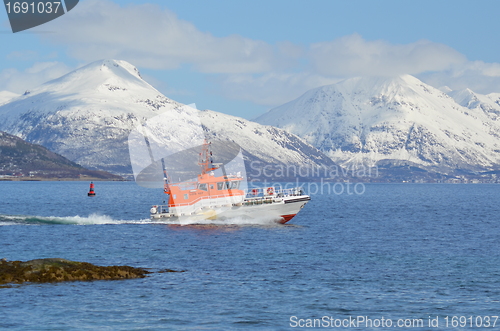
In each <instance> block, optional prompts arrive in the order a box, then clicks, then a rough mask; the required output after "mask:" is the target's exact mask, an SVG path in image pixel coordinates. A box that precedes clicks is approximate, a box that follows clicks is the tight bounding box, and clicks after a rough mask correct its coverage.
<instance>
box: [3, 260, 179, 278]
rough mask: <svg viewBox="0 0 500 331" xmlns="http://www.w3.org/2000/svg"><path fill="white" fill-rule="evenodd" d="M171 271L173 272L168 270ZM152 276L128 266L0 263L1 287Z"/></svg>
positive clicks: (52, 262) (61, 261) (64, 262)
mask: <svg viewBox="0 0 500 331" xmlns="http://www.w3.org/2000/svg"><path fill="white" fill-rule="evenodd" d="M171 271H174V270H171ZM150 273H151V272H150V271H148V270H146V269H143V268H134V267H130V266H105V267H103V266H96V265H93V264H91V263H87V262H76V261H70V260H66V259H60V258H48V259H36V260H30V261H26V262H23V261H7V260H6V259H2V260H0V285H5V284H21V283H24V282H32V283H52V282H66V281H91V280H119V279H132V278H144V277H146V275H147V274H150Z"/></svg>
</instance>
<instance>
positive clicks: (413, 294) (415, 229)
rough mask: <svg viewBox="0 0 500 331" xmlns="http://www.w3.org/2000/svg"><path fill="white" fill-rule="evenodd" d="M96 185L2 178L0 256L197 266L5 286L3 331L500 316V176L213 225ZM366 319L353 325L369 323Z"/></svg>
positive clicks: (128, 190) (384, 190)
mask: <svg viewBox="0 0 500 331" xmlns="http://www.w3.org/2000/svg"><path fill="white" fill-rule="evenodd" d="M87 191H88V183H79V182H34V183H29V182H13V183H10V182H0V258H2V257H5V258H7V259H9V260H29V259H35V258H46V257H61V258H66V259H70V260H78V261H87V262H91V263H94V264H99V265H131V266H136V267H145V268H152V269H153V271H154V270H159V269H164V268H170V269H176V270H186V272H183V273H154V274H151V276H150V277H147V278H145V279H134V280H124V281H94V282H67V283H58V284H29V285H21V286H15V287H11V288H0V329H6V330H7V329H8V330H233V329H234V330H251V329H258V330H291V329H298V326H299V325H303V326H306V325H308V324H307V323H313V321H312V319H321V318H323V317H325V321H327V322H328V323H331V325H329V324H323V326H334V323H339V322H340V323H341V322H342V321H344V323H345V321H347V322H349V319H356V320H357V319H358V318H361V317H363V318H365V319H370V320H372V325H371V326H372V329H374V330H381V329H391V330H392V329H398V328H397V326H396V323H397V322H398V320H399V319H401V321H403V322H406V323H410V322H412V321H413V320H416V321H417V324H415V325H412V327H411V328H410V329H419V330H437V329H440V330H444V329H445V330H451V329H457V328H458V329H460V328H459V326H460V325H458V324H456V323H455V324H454V325H452V318H453V317H454V316H456V319H455V320H454V321H455V322H457V323H458V321H459V319H458V318H459V317H463V318H462V321H463V320H464V318H465V319H466V320H465V321H466V324H467V325H466V326H465V328H461V330H464V329H477V327H476V326H478V323H479V322H480V321H483V324H482V325H483V326H484V325H486V321H487V318H486V317H487V316H498V315H500V302H499V300H500V222H499V218H500V217H499V211H500V185H426V184H421V185H418V184H415V185H410V184H408V185H402V184H401V185H398V184H394V185H392V184H391V185H383V184H380V185H376V184H373V185H366V189H365V192H364V194H361V195H358V194H352V195H348V194H347V193H345V192H344V194H341V195H336V194H330V195H329V194H322V195H314V196H313V197H312V199H313V200H312V201H311V202H310V203H309V204H308V205H307V206H306V208H304V209H303V210H302V212H301V213H300V214H299V215H298V216H297V217H296V218H294V219H293V220H292V221H291V222H290V224H289V225H278V224H273V223H268V222H267V223H266V222H262V223H260V224H259V223H257V224H238V223H239V222H237V221H235V223H236V224H234V225H230V226H212V227H208V226H204V227H200V226H183V227H172V226H167V225H162V224H151V223H150V222H149V221H148V220H147V218H148V211H149V208H150V205H151V204H153V203H158V202H160V201H161V199H162V198H163V197H162V193H161V191H157V190H150V189H143V188H140V187H138V186H136V185H135V183H111V182H109V183H108V182H106V183H102V182H98V183H96V192H97V196H96V197H94V198H89V197H87V196H86V193H87ZM358 191H359V190H358ZM478 317H479V318H480V319H478ZM382 318H384V321H387V319H390V320H391V321H392V323H393V325H392V327H390V328H388V327H385V328H383V327H382V326H383V325H380V323H381V320H382ZM436 318H437V320H436ZM446 318H448V325H446ZM429 319H431V320H432V321H437V322H438V328H430V327H429V326H428V324H429ZM418 320H421V321H423V323H424V325H423V327H420V326H421V325H419V324H418ZM377 321H378V322H377ZM469 321H471V324H472V327H471V325H469ZM316 322H319V320H318V321H316ZM359 322H360V324H358V325H353V324H349V325H347V326H346V325H344V327H341V328H342V329H349V330H365V329H370V327H369V326H370V325H369V324H364V323H363V321H362V320H359ZM493 322H494V317H491V319H490V326H493ZM365 323H368V322H365ZM377 323H379V325H378V326H379V327H376V326H377V325H376V324H377ZM374 324H375V325H374ZM408 325H409V324H407V326H408ZM293 326H297V327H293ZM337 326H338V325H337ZM386 326H387V325H386ZM454 326H455V327H454ZM499 327H500V321H496V325H495V328H492V327H490V329H498V328H499Z"/></svg>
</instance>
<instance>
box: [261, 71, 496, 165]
mask: <svg viewBox="0 0 500 331" xmlns="http://www.w3.org/2000/svg"><path fill="white" fill-rule="evenodd" d="M449 93H451V92H449ZM452 95H453V94H452ZM493 108H494V107H493ZM473 111H474V112H473ZM481 111H482V110H481ZM481 111H480V110H478V109H476V108H473V109H469V108H466V107H463V106H461V105H460V104H458V103H457V102H456V101H455V100H454V99H453V98H452V96H451V95H448V94H446V93H444V92H443V91H440V90H438V89H436V88H434V87H432V86H430V85H427V84H425V83H423V82H421V81H420V80H418V79H417V78H415V77H413V76H410V75H402V76H398V77H383V78H382V77H362V78H360V77H358V78H352V79H348V80H345V81H342V82H339V83H337V84H333V85H327V86H322V87H318V88H316V89H313V90H310V91H307V92H306V93H305V94H303V95H302V96H301V97H299V98H297V99H295V100H292V101H290V102H288V103H286V104H284V105H281V106H278V107H276V108H274V109H271V110H270V111H269V112H267V113H265V114H263V115H261V116H260V117H258V118H257V119H255V121H257V122H259V123H261V124H267V125H274V126H277V127H280V128H282V129H285V130H287V131H289V132H291V133H294V134H297V135H298V136H300V137H302V138H304V139H305V140H306V141H307V142H309V143H310V144H312V145H313V146H315V147H317V148H318V149H319V150H321V151H322V152H324V153H325V154H326V155H328V156H329V157H331V158H332V160H333V161H335V162H337V163H339V164H340V165H342V166H352V165H355V164H368V165H371V166H375V165H377V164H378V163H379V162H382V161H383V163H387V162H388V161H389V160H393V161H394V162H395V163H398V162H403V161H404V162H408V164H412V165H414V166H418V167H421V168H423V169H426V170H429V171H434V172H439V173H443V174H449V173H451V172H453V171H455V170H467V171H473V172H474V171H492V170H497V169H498V168H499V166H498V164H499V161H500V139H498V138H499V137H500V125H499V124H498V123H496V122H495V120H492V118H491V116H490V117H488V116H485V114H483V113H484V111H483V112H482V113H481ZM493 111H495V112H496V109H493ZM485 129H487V130H486V131H485Z"/></svg>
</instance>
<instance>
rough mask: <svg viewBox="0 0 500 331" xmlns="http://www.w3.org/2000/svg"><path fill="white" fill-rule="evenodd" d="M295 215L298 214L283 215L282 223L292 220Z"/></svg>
mask: <svg viewBox="0 0 500 331" xmlns="http://www.w3.org/2000/svg"><path fill="white" fill-rule="evenodd" d="M295 215H297V214H290V215H281V218H282V220H281V221H280V223H281V224H285V223H286V222H288V221H289V220H291V219H292V218H293V217H294V216H295Z"/></svg>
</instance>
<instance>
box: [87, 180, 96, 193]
mask: <svg viewBox="0 0 500 331" xmlns="http://www.w3.org/2000/svg"><path fill="white" fill-rule="evenodd" d="M88 196H89V197H93V196H95V192H94V183H93V182H90V191H89V193H88Z"/></svg>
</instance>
